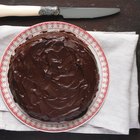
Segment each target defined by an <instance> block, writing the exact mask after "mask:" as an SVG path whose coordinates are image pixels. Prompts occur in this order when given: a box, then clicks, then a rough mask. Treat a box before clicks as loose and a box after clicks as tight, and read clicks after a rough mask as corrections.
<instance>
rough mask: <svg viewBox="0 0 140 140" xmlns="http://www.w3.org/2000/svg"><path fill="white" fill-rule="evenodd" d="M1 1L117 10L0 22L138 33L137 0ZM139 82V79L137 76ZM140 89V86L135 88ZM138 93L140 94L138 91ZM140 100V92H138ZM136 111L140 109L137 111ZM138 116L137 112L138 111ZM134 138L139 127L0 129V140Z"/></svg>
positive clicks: (139, 5)
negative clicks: (116, 130) (117, 130)
mask: <svg viewBox="0 0 140 140" xmlns="http://www.w3.org/2000/svg"><path fill="white" fill-rule="evenodd" d="M0 3H1V4H9V5H18V4H22V5H42V6H44V5H50V6H55V5H57V6H75V7H76V6H81V7H82V6H83V7H84V6H87V7H119V8H120V9H121V13H120V14H116V15H113V16H110V17H105V18H100V19H63V18H62V17H57V18H54V17H49V18H48V17H26V18H25V17H20V18H19V17H5V18H0V25H14V26H15V25H20V26H22V25H23V26H25V25H33V24H36V23H39V22H44V21H51V20H52V21H54V20H58V21H65V22H69V23H72V24H75V25H78V26H80V27H82V28H83V29H85V30H99V31H116V32H117V31H120V32H122V31H136V32H137V33H138V34H140V10H139V9H140V0H0ZM23 12H24V11H23ZM137 66H138V73H139V74H138V77H139V78H138V79H140V42H139V43H138V46H137ZM139 86H140V80H139ZM139 93H140V90H139ZM139 95H140V94H139ZM139 101H140V96H139ZM139 112H140V111H139ZM139 119H140V113H139ZM11 139H14V140H24V139H30V140H47V139H51V140H53V139H54V140H55V139H61V140H78V139H79V140H80V139H81V140H85V139H86V140H92V139H94V140H108V139H109V140H117V139H119V140H123V139H127V140H138V139H140V130H134V129H133V130H131V131H130V135H129V136H123V135H85V134H71V133H59V134H49V133H41V132H13V131H11V132H10V131H4V130H0V140H11Z"/></svg>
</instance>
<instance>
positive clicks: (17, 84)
mask: <svg viewBox="0 0 140 140" xmlns="http://www.w3.org/2000/svg"><path fill="white" fill-rule="evenodd" d="M8 81H9V87H10V90H11V92H12V94H13V97H14V100H15V101H16V102H17V103H18V104H19V106H20V107H21V108H22V109H23V110H24V111H25V112H26V113H27V114H28V115H29V116H31V117H33V118H36V119H39V120H43V121H50V122H61V121H69V120H73V119H76V118H78V117H81V116H82V115H83V114H84V113H86V111H87V109H88V107H89V105H90V104H91V102H92V101H93V98H94V97H95V96H96V92H97V90H98V83H99V74H98V68H97V63H96V61H95V58H94V56H93V54H92V53H91V51H90V50H89V49H88V46H87V45H86V44H85V43H84V42H83V41H81V40H80V39H78V38H77V37H76V36H75V35H74V34H72V33H68V32H64V31H62V32H43V33H40V34H39V35H37V36H35V37H32V38H30V39H27V40H26V42H25V43H23V44H21V45H20V46H19V47H18V48H17V49H16V50H15V54H14V56H12V57H11V61H10V65H9V71H8Z"/></svg>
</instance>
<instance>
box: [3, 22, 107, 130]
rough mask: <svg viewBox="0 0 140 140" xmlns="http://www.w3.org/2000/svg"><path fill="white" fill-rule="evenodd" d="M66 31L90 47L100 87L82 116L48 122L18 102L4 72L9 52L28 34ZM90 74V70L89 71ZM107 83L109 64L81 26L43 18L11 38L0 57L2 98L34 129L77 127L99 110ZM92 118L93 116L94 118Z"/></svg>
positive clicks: (11, 53) (8, 59)
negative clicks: (31, 113)
mask: <svg viewBox="0 0 140 140" xmlns="http://www.w3.org/2000/svg"><path fill="white" fill-rule="evenodd" d="M62 30H63V31H67V32H72V33H73V34H75V35H76V36H77V37H78V38H79V39H81V40H83V41H84V42H85V43H86V44H87V45H88V47H89V48H90V50H91V51H92V53H93V55H94V56H95V59H96V61H97V65H98V70H99V79H100V80H99V90H98V92H97V93H96V98H94V100H93V102H92V104H91V105H90V107H89V109H88V111H87V113H86V114H85V115H83V116H82V117H81V118H78V119H75V120H73V121H65V122H62V123H51V122H43V121H40V120H37V119H34V118H31V117H30V116H29V115H28V114H26V113H25V112H24V111H23V110H22V109H21V108H20V107H19V106H18V104H17V103H15V101H14V99H13V96H12V94H11V91H10V89H9V84H8V78H7V73H8V69H9V63H10V58H11V55H13V54H14V50H15V49H16V48H17V47H18V46H19V45H20V44H21V43H23V42H25V40H26V38H27V37H30V36H32V35H33V36H36V35H37V34H39V33H40V32H42V31H48V32H51V31H62ZM91 74H92V73H91ZM108 85H109V68H108V63H107V60H106V57H105V54H104V52H103V50H102V49H101V47H100V46H99V44H98V43H97V41H96V40H95V39H94V38H93V37H92V36H91V35H90V34H88V33H87V32H86V31H84V30H83V29H81V28H79V27H77V26H75V25H72V24H69V23H65V22H57V21H53V22H43V23H39V24H36V25H34V26H31V27H30V28H28V29H26V30H25V31H23V32H22V33H20V34H19V35H18V36H17V37H16V38H14V39H13V41H12V42H11V43H10V44H9V46H8V47H7V49H6V50H5V53H4V55H3V57H2V60H1V66H0V87H1V92H2V97H3V100H4V102H5V104H6V106H7V107H8V109H9V111H10V112H11V113H12V114H13V115H14V116H15V117H16V118H17V119H18V120H20V121H21V122H22V123H24V124H25V125H27V126H29V127H31V128H34V129H36V130H40V131H44V132H64V131H69V130H71V129H74V128H77V127H79V126H81V125H83V124H84V123H86V122H87V121H89V120H90V119H91V118H93V117H94V116H95V114H96V113H97V112H98V111H99V109H100V108H101V106H102V105H103V102H104V100H105V97H106V94H107V89H108ZM93 119H94V118H93Z"/></svg>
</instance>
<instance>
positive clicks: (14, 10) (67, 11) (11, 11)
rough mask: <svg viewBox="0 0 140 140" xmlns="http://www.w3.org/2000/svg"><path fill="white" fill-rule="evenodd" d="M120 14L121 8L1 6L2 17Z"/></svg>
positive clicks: (83, 16) (68, 16) (82, 16)
mask: <svg viewBox="0 0 140 140" xmlns="http://www.w3.org/2000/svg"><path fill="white" fill-rule="evenodd" d="M118 12H120V9H119V8H93V7H58V6H46V7H43V6H27V5H26V6H25V5H16V6H11V5H0V17H6V16H43V15H47V16H53V15H54V16H58V15H61V16H63V18H98V17H104V16H109V15H113V14H116V13H118Z"/></svg>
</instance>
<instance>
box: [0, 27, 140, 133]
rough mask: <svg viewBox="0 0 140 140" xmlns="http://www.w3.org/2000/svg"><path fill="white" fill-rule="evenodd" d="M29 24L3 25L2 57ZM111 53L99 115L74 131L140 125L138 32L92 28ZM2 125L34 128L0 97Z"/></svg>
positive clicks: (0, 30)
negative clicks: (10, 110)
mask: <svg viewBox="0 0 140 140" xmlns="http://www.w3.org/2000/svg"><path fill="white" fill-rule="evenodd" d="M26 28H27V27H17V26H0V57H1V56H2V54H3V52H4V50H5V48H6V47H7V45H8V44H9V43H10V41H11V40H12V39H13V38H14V37H15V36H16V35H17V34H18V33H19V32H21V31H23V30H24V29H26ZM89 33H90V34H91V35H92V36H93V37H94V38H95V39H96V40H97V41H98V43H99V44H100V46H101V47H102V49H103V50H104V53H105V55H106V57H107V60H108V63H109V69H110V85H109V89H108V95H107V97H106V100H105V103H104V105H103V107H102V108H101V110H100V111H99V112H98V113H97V115H96V116H95V117H94V118H93V119H91V120H90V121H89V122H88V123H86V124H85V125H83V126H81V127H79V128H77V129H74V130H72V131H71V132H74V133H77V132H78V133H99V134H128V133H129V129H130V128H140V125H139V122H138V106H139V104H138V83H137V68H136V55H135V49H136V45H137V42H138V35H136V33H135V32H130V33H129V32H128V33H126V32H121V33H114V32H92V31H89ZM0 129H5V130H15V131H34V130H33V129H31V128H29V127H27V126H25V125H24V124H22V123H21V122H19V121H18V120H17V119H16V118H15V117H13V116H12V115H11V113H10V112H9V111H8V109H7V108H6V106H5V104H4V103H3V101H2V99H1V97H0Z"/></svg>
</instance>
